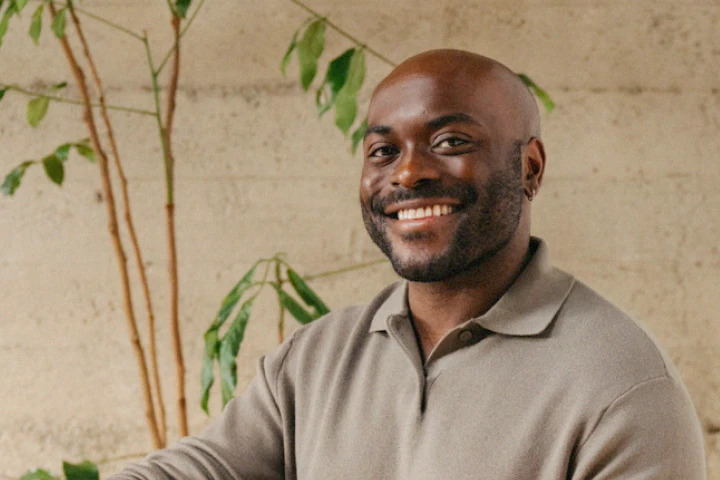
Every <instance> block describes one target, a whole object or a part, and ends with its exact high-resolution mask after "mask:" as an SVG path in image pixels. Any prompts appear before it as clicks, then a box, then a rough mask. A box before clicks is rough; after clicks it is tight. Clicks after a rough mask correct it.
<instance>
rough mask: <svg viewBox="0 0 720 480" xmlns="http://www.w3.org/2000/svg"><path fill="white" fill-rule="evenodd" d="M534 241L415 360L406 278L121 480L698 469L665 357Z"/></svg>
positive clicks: (293, 350)
mask: <svg viewBox="0 0 720 480" xmlns="http://www.w3.org/2000/svg"><path fill="white" fill-rule="evenodd" d="M533 242H534V246H535V248H536V249H537V250H536V253H535V255H534V256H533V258H532V260H531V262H530V263H529V264H528V265H527V267H526V268H525V270H524V271H523V273H522V274H521V275H520V277H519V278H518V279H517V281H516V282H515V283H514V284H513V286H512V287H511V288H510V290H509V291H508V292H507V293H506V294H505V295H504V296H503V297H502V298H501V299H500V300H499V301H498V302H497V304H495V306H493V307H492V309H491V310H490V311H488V312H487V313H486V314H485V315H483V316H481V317H479V318H476V319H473V320H470V321H468V322H467V323H465V324H464V325H461V326H459V327H458V328H456V329H455V330H453V331H451V332H450V333H449V334H448V335H447V336H446V337H445V338H444V339H443V340H442V341H441V342H440V343H439V344H438V345H437V347H436V348H435V350H434V351H433V352H431V354H430V355H429V356H428V358H427V361H426V362H425V364H424V365H423V364H422V363H421V357H420V354H419V350H418V345H417V342H416V340H415V336H414V334H413V331H412V327H411V325H410V321H409V319H408V317H407V307H406V304H407V303H406V285H405V283H402V282H401V283H398V284H395V285H392V286H390V287H388V288H386V289H385V290H384V291H383V292H381V293H380V294H379V295H378V296H377V297H376V298H375V299H374V300H373V301H372V303H370V304H369V305H368V306H366V307H363V308H350V309H346V310H341V311H337V312H333V313H331V314H329V315H328V316H327V317H325V318H323V319H321V320H318V321H317V322H315V323H313V324H311V325H308V326H307V327H305V328H302V329H301V330H299V331H298V332H296V334H295V335H293V336H292V337H291V338H290V339H288V340H287V341H286V342H285V343H284V344H283V345H282V346H280V348H278V349H277V350H276V351H275V352H273V353H271V354H269V355H267V356H266V357H264V358H263V359H261V360H260V362H259V367H258V372H257V377H256V378H255V380H254V381H253V382H252V384H251V385H250V386H249V387H248V389H247V390H246V391H245V393H243V394H242V395H241V396H240V397H238V398H236V399H234V400H233V401H232V402H231V403H229V404H228V406H227V407H226V409H225V411H224V412H223V414H222V415H221V417H220V418H218V420H217V421H216V422H215V423H214V424H213V425H211V426H210V427H209V428H208V429H207V430H206V431H204V432H203V433H202V434H200V435H198V436H197V437H188V438H185V439H183V440H181V441H180V442H179V443H177V444H175V445H173V446H171V447H170V448H168V449H166V450H162V451H159V452H156V453H153V454H151V455H150V456H149V457H148V458H147V459H146V460H144V461H143V462H142V463H141V464H139V465H135V466H130V467H128V468H127V469H126V470H125V471H124V472H123V473H122V474H119V475H117V476H113V477H111V480H121V479H211V478H212V479H281V478H287V479H303V480H319V479H336V480H339V479H358V480H359V479H363V480H376V479H408V480H410V479H412V480H438V479H453V480H454V479H484V480H531V479H532V480H534V479H543V480H559V479H573V480H576V479H595V480H599V479H667V480H670V479H672V480H696V479H704V478H705V464H704V451H703V439H702V433H701V429H700V425H699V422H698V419H697V416H696V414H695V411H694V409H693V406H692V403H691V401H690V398H689V396H688V394H687V392H686V390H685V388H684V386H683V384H682V381H681V380H680V378H679V377H678V375H677V373H676V371H675V370H674V368H673V366H672V365H671V362H670V360H669V359H668V357H667V356H666V355H665V354H664V353H663V351H662V350H661V349H660V348H659V347H658V346H657V344H656V343H655V342H654V341H653V340H652V339H651V338H650V337H649V336H648V334H647V333H646V332H644V331H643V330H642V329H641V328H640V327H639V326H638V325H637V324H636V323H635V322H634V321H633V320H631V319H630V318H628V316H627V315H625V314H624V313H622V312H621V311H620V310H618V309H617V308H616V307H614V306H612V305H611V304H609V303H608V302H607V301H605V300H604V299H602V298H601V297H600V296H599V295H598V294H596V293H595V292H593V291H592V290H590V289H589V288H588V287H586V286H585V285H583V284H582V283H580V282H578V281H575V279H573V277H572V276H570V275H568V274H566V273H564V272H562V271H560V270H557V269H555V268H553V267H551V266H550V263H549V260H548V252H547V247H546V246H545V245H544V244H543V243H542V242H539V241H537V240H533Z"/></svg>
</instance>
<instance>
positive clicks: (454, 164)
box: [446, 156, 491, 184]
mask: <svg viewBox="0 0 720 480" xmlns="http://www.w3.org/2000/svg"><path fill="white" fill-rule="evenodd" d="M446 168H447V172H448V174H449V176H450V177H452V178H455V179H458V180H460V181H461V182H463V183H468V184H482V183H483V182H484V181H485V180H486V179H487V178H488V176H489V175H490V170H491V169H490V167H489V165H488V162H487V161H485V160H483V159H480V158H477V157H475V156H472V157H454V158H452V159H451V161H449V162H447V164H446Z"/></svg>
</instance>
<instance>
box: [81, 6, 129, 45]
mask: <svg viewBox="0 0 720 480" xmlns="http://www.w3.org/2000/svg"><path fill="white" fill-rule="evenodd" d="M71 3H72V2H71V1H69V2H68V6H69V5H70V4H71ZM73 8H74V9H75V11H77V12H80V13H82V14H83V15H85V16H86V17H88V18H92V19H93V20H96V21H98V22H100V23H104V24H105V25H107V26H108V27H110V28H114V29H115V30H118V31H120V32H123V33H125V34H127V35H130V36H131V37H133V38H136V39H137V40H140V41H141V42H142V39H143V37H142V35H139V34H137V33H135V32H133V31H132V30H130V29H129V28H125V27H123V26H122V25H119V24H117V23H115V22H111V21H110V20H108V19H106V18H103V17H100V16H98V15H95V14H94V13H90V12H88V11H87V10H85V9H82V8H78V7H75V6H73Z"/></svg>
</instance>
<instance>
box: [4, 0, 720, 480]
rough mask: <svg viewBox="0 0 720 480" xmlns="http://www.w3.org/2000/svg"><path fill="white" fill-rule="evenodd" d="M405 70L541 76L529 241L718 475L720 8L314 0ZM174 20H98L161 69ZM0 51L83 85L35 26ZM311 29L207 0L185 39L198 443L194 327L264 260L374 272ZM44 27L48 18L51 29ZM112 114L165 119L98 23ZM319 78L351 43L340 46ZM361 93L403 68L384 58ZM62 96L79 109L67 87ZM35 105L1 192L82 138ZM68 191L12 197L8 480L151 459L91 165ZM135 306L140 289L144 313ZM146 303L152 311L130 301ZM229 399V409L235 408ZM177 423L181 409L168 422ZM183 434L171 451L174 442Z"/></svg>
mask: <svg viewBox="0 0 720 480" xmlns="http://www.w3.org/2000/svg"><path fill="white" fill-rule="evenodd" d="M308 1H310V2H311V5H312V6H313V7H314V8H316V9H318V10H319V11H321V12H322V13H323V14H326V15H328V16H329V17H330V18H331V19H332V21H334V22H335V23H337V24H338V25H341V26H343V27H344V28H346V29H347V30H348V31H349V32H351V33H352V34H354V35H356V36H357V37H358V38H360V39H362V40H363V41H365V42H367V43H368V44H369V45H370V46H372V47H374V48H375V49H377V50H379V51H381V52H383V53H384V54H385V55H387V56H388V57H390V58H392V59H393V60H394V61H400V60H402V59H403V58H405V57H407V56H408V55H411V54H413V53H416V52H419V51H422V50H425V49H429V48H435V47H457V48H464V49H470V50H473V51H476V52H479V53H483V54H486V55H489V56H492V57H495V58H498V59H499V60H501V61H503V62H505V63H506V64H508V65H509V66H510V67H511V68H513V69H515V70H516V71H521V72H525V73H528V74H529V75H530V76H531V77H532V78H533V79H535V80H536V81H537V82H538V83H539V84H541V85H542V86H543V87H545V88H546V89H547V90H548V92H549V93H550V94H551V95H552V97H553V98H554V99H555V100H556V102H557V104H558V108H557V110H556V111H555V112H554V113H552V114H550V115H546V114H544V115H543V122H544V139H545V143H546V147H547V151H548V155H549V163H548V169H547V176H546V178H545V184H544V186H543V188H542V190H541V192H540V194H539V198H538V199H537V200H536V202H534V204H533V206H534V210H535V214H534V231H535V233H536V234H538V235H541V236H543V237H544V238H545V239H546V240H547V241H548V242H549V244H550V246H551V249H552V251H553V256H554V258H555V261H556V263H557V264H559V265H560V266H562V267H563V268H565V269H567V270H569V271H571V272H573V273H574V274H576V275H577V276H578V277H579V278H580V279H582V280H583V281H585V282H586V283H589V284H590V285H592V286H593V287H595V288H596V289H597V290H599V291H600V292H601V293H603V294H604V295H605V296H607V297H608V298H610V299H611V300H613V301H614V302H616V303H617V304H619V305H620V306H622V307H623V308H624V309H626V310H627V311H629V312H631V313H632V314H633V315H634V316H636V317H638V318H639V319H641V321H642V322H643V323H644V324H646V325H647V326H648V327H649V329H650V330H652V331H653V332H654V333H655V335H656V336H657V337H658V338H659V340H660V341H661V342H662V343H663V344H664V345H665V346H666V347H667V349H668V350H669V352H670V353H671V355H672V357H673V359H674V360H675V362H676V363H677V365H678V367H679V369H680V371H681V373H682V375H683V376H684V378H685V380H686V382H687V385H688V387H689V389H690V392H691V394H692V396H693V399H694V401H695V404H696V406H697V409H698V412H699V415H700V417H701V420H702V424H703V427H704V428H705V431H706V440H707V446H708V457H709V469H710V478H718V476H720V433H719V432H720V395H719V392H720V327H719V326H718V322H717V318H716V317H717V313H716V312H717V311H718V310H720V295H718V287H717V283H718V273H720V252H719V251H718V238H719V237H720V202H719V201H718V200H720V193H718V191H719V190H718V184H720V168H719V167H718V155H717V152H718V151H719V150H720V135H719V134H718V131H719V130H720V83H719V81H718V78H720V4H719V3H718V0H673V1H664V0H635V1H632V2H628V1H625V0H575V1H570V0H525V1H521V0H505V1H501V0H492V1H490V0H488V1H467V0H437V1H432V2H429V1H420V0H415V1H387V0H366V1H364V2H357V1H330V0H308ZM164 3H165V2H146V1H141V0H95V1H87V2H85V4H84V6H85V8H87V9H88V10H91V11H93V12H95V13H96V14H98V15H101V16H103V17H106V18H111V19H113V20H115V21H117V22H119V23H121V24H123V25H126V26H129V27H131V28H132V29H134V30H135V31H138V32H141V31H142V30H143V29H147V30H148V33H149V35H150V37H151V40H152V41H153V45H154V52H155V55H156V56H158V57H159V56H160V55H161V54H163V53H164V52H165V49H166V48H167V45H168V44H167V42H168V33H169V28H168V27H167V19H166V16H165V11H164V9H163V6H164ZM31 7H32V3H31V5H30V7H28V10H27V11H26V12H25V14H24V15H23V18H22V19H21V20H16V21H14V22H13V24H12V25H11V28H10V32H9V33H8V35H7V37H6V39H5V44H4V45H3V47H2V49H1V50H0V82H3V83H18V84H22V85H26V86H32V87H35V88H41V87H42V86H43V85H49V84H53V83H57V82H58V81H62V80H71V78H70V74H69V72H68V70H67V67H66V65H65V63H64V59H63V58H62V55H61V53H60V49H59V47H58V45H57V42H55V41H54V39H53V38H52V37H51V36H50V35H49V34H48V32H45V33H44V35H43V38H42V39H41V45H40V48H34V47H33V46H32V43H31V41H30V39H29V38H28V37H27V35H26V31H27V27H28V24H29V17H30V12H31V11H30V8H31ZM305 18H307V15H306V14H305V13H304V12H303V11H302V10H301V9H300V8H298V7H297V6H295V5H294V4H292V3H291V2H290V1H289V0H263V1H237V0H214V1H208V2H207V4H206V6H205V9H204V11H203V12H202V13H201V14H200V16H199V17H198V19H197V22H196V24H195V25H194V26H193V28H192V29H191V31H190V32H189V33H188V35H187V36H186V39H185V40H186V41H185V44H184V50H183V66H182V79H181V91H180V94H179V105H178V122H177V128H176V138H177V142H176V146H175V150H176V152H177V157H178V166H177V170H178V172H177V175H178V179H177V204H178V207H177V221H178V235H179V238H178V241H179V255H180V273H181V276H182V279H181V294H182V298H181V319H182V325H183V334H184V340H185V344H184V351H185V355H186V358H187V363H188V377H187V380H188V394H189V401H190V419H191V430H192V431H194V432H197V431H198V430H199V429H200V428H202V426H203V425H205V424H206V422H207V421H208V419H207V417H206V416H205V415H204V414H203V413H202V412H201V411H200V408H199V406H198V402H197V400H196V399H197V398H198V392H199V380H198V379H199V367H200V356H201V353H202V332H203V331H204V330H205V328H207V326H208V325H209V323H210V322H211V320H212V318H213V316H214V313H215V311H216V310H217V307H218V306H219V304H220V301H221V299H222V297H223V296H224V294H225V293H226V292H227V291H228V290H229V289H230V287H231V286H232V285H233V283H234V282H235V281H236V280H237V279H239V277H240V276H241V275H242V274H243V273H244V271H245V270H246V269H247V268H248V267H249V265H250V264H251V263H252V262H253V261H254V260H255V259H257V258H259V257H263V256H269V255H272V254H274V253H275V252H277V251H283V252H286V253H287V258H288V260H289V261H290V262H291V263H293V264H294V265H296V266H297V268H298V270H299V271H300V272H301V273H313V272H319V271H323V270H327V269H332V268H338V267H342V266H345V265H350V264H353V263H355V262H359V261H365V260H371V259H375V258H378V257H379V254H378V252H377V251H376V250H375V248H374V247H373V246H372V244H371V243H370V241H369V240H368V239H367V238H366V234H365V232H364V229H363V227H362V223H361V220H360V215H359V211H358V208H357V205H356V203H357V200H356V197H357V193H356V192H357V179H358V173H359V169H360V165H361V161H360V159H359V156H352V155H351V154H350V153H349V144H348V142H346V141H344V140H343V138H342V136H341V135H340V133H339V132H338V131H337V130H335V128H334V127H333V125H332V119H331V118H330V116H329V115H328V118H323V119H322V120H318V119H317V118H316V115H315V107H314V99H313V95H312V94H307V93H304V92H303V91H302V90H301V89H300V87H299V86H298V83H297V81H296V72H297V65H296V63H294V62H293V64H292V65H291V67H290V69H289V71H290V72H292V78H290V77H289V78H283V77H282V76H281V74H280V72H279V68H278V66H279V62H280V58H281V57H282V55H283V53H284V51H285V48H286V46H287V45H288V43H289V41H290V38H291V36H292V33H293V31H294V30H295V29H296V28H297V27H298V26H299V25H300V24H301V23H302V22H303V20H304V19H305ZM46 23H47V19H46ZM85 23H86V25H87V29H88V36H89V38H90V40H91V42H92V43H93V48H94V52H95V54H96V55H97V57H98V60H99V62H100V64H101V65H100V66H101V70H102V74H103V76H104V81H105V83H106V85H107V87H108V101H109V102H110V103H113V104H122V105H133V106H137V107H142V108H151V98H150V96H149V93H148V85H149V78H148V74H147V70H146V68H145V67H144V64H143V51H142V45H141V44H140V43H139V42H137V41H136V40H134V39H132V38H130V37H125V36H123V35H122V34H118V33H116V32H112V31H108V30H107V29H106V28H104V27H103V26H102V25H99V24H97V23H94V22H91V21H86V22H85ZM327 37H328V49H327V51H326V54H325V57H324V58H325V59H327V58H331V57H330V55H332V54H337V53H340V52H341V51H343V50H344V49H345V48H348V47H350V46H351V44H350V43H349V42H348V41H347V40H345V39H344V38H342V37H340V36H339V35H338V34H336V33H334V32H328V35H327ZM368 69H369V73H368V82H367V85H366V87H365V88H364V89H363V92H362V98H363V100H364V101H366V100H367V97H368V95H369V92H370V90H371V87H372V85H374V84H375V83H376V82H377V81H378V80H379V79H380V78H381V77H382V76H384V75H385V74H387V73H388V71H389V69H388V67H387V66H386V65H385V64H383V63H382V62H380V61H378V60H377V59H374V58H372V57H369V59H368ZM67 94H68V95H71V96H76V95H77V92H76V91H75V90H74V89H73V88H70V89H69V91H68V92H67ZM26 101H27V98H24V97H22V96H20V95H17V94H12V93H8V94H7V95H6V97H5V99H4V100H3V101H2V103H0V174H2V175H3V176H4V175H5V174H6V173H7V172H8V171H9V170H10V169H11V168H13V167H14V166H15V165H16V164H17V163H19V162H21V161H22V160H25V159H32V158H34V159H37V158H41V157H42V156H43V155H45V154H47V153H48V152H49V151H51V150H52V149H53V148H54V147H55V146H57V145H59V144H60V143H63V142H64V141H67V140H75V139H79V138H82V137H84V136H86V133H85V132H84V130H83V126H82V124H81V123H80V111H79V110H78V109H77V108H75V107H72V106H66V105H59V104H53V105H52V106H51V109H50V112H49V114H48V117H47V118H46V120H45V121H44V122H43V123H42V124H41V126H40V127H38V128H37V129H32V128H31V127H29V126H28V125H27V123H26V122H25V120H24V118H25V103H26ZM113 118H114V120H115V121H116V124H117V127H116V128H117V129H118V135H119V136H120V137H121V144H120V149H121V153H122V154H123V156H124V160H125V167H126V169H127V173H128V175H129V177H130V181H131V194H132V199H133V201H134V208H135V212H136V221H137V224H138V229H139V233H140V236H141V242H142V245H143V247H144V248H145V251H146V256H147V264H148V265H147V267H148V274H149V276H150V279H151V282H152V286H153V288H154V300H155V303H156V305H157V309H158V316H159V317H160V321H161V323H162V325H161V327H160V331H159V335H160V337H161V341H162V342H163V358H162V360H163V365H164V366H163V375H164V377H165V382H166V383H165V391H166V392H167V393H170V392H172V382H173V371H172V368H171V362H170V359H171V357H170V354H169V350H168V348H167V345H168V343H167V328H166V326H165V323H166V322H165V321H164V317H166V311H167V307H166V303H167V302H166V300H167V289H166V283H165V250H164V220H163V216H162V212H163V194H162V192H163V176H162V175H163V174H162V166H161V163H160V156H159V144H158V140H157V136H156V135H155V130H154V129H155V126H154V123H153V120H152V118H149V117H138V116H135V115H131V114H124V113H121V114H117V113H115V114H113ZM67 167H68V171H67V176H66V182H65V185H64V186H63V187H62V188H58V187H57V186H55V185H53V184H51V183H50V182H49V181H48V180H47V179H46V178H45V177H44V174H43V173H42V171H41V169H40V168H39V167H35V168H33V169H31V170H29V171H28V173H27V175H26V178H25V182H24V184H23V186H22V187H21V188H20V190H19V191H18V192H17V194H16V195H15V197H13V198H0V312H1V313H0V478H2V476H3V475H5V476H8V477H17V476H19V475H20V474H21V473H22V472H24V471H25V470H27V469H28V468H29V467H31V466H42V467H46V468H51V469H54V470H55V471H59V469H60V461H61V459H66V460H69V461H75V462H77V461H81V460H82V459H85V458H88V459H91V460H95V461H100V460H103V459H110V460H109V461H105V462H104V463H103V471H105V472H110V471H113V470H114V469H116V468H117V465H118V461H114V460H113V459H117V458H120V457H125V456H128V455H136V454H141V453H143V452H146V451H148V449H149V438H148V435H147V434H146V431H145V424H144V420H143V417H142V406H141V402H140V399H141V396H140V393H139V386H138V381H137V374H136V367H135V362H134V359H133V357H132V354H131V351H130V348H129V344H128V340H127V338H126V330H125V323H124V322H125V320H124V317H123V315H122V311H121V308H120V300H119V286H118V279H117V273H116V266H115V263H114V262H115V260H114V258H113V256H112V250H111V247H110V242H109V239H108V233H107V229H106V217H105V206H104V205H103V204H102V201H101V200H100V199H99V197H98V192H99V177H98V172H97V169H96V167H95V166H93V165H91V164H88V163H87V162H85V161H84V160H81V159H78V158H77V157H74V158H72V159H71V160H70V161H69V163H68V165H67ZM392 279H393V274H392V272H391V271H390V269H389V268H388V267H386V266H380V267H375V268H373V269H370V270H366V271H363V272H361V273H358V274H347V275H344V276H337V277H334V278H331V279H325V280H322V281H317V282H315V283H314V285H315V286H316V287H317V289H318V291H319V292H320V293H322V294H323V295H324V296H325V297H326V298H327V300H328V303H329V304H330V305H331V306H332V307H340V306H343V305H346V304H348V303H357V302H363V301H365V300H367V299H369V298H371V297H372V295H373V294H374V293H375V292H376V291H377V290H378V289H379V288H380V287H381V286H383V285H384V284H385V283H387V282H388V281H390V280H392ZM136 298H137V299H139V293H138V294H137V295H136ZM138 303H139V301H138ZM276 317H277V311H276V310H275V300H274V299H273V298H272V297H270V296H267V297H264V299H263V300H261V301H260V304H259V305H258V306H257V309H256V315H255V316H254V317H253V319H252V321H251V326H250V328H249V331H248V333H247V336H246V343H245V344H244V345H243V348H242V350H241V353H240V361H239V363H240V368H241V373H240V377H241V383H242V385H245V384H247V382H248V381H249V380H250V378H251V377H252V375H253V368H254V367H253V365H254V362H255V360H256V359H257V358H258V356H259V355H261V354H262V353H263V352H265V351H267V350H268V349H271V348H273V346H274V345H275V342H276V335H275V328H276V327H275V321H276ZM217 396H218V394H217V392H214V397H215V398H214V400H215V401H214V402H213V412H214V413H217V412H218V410H219V407H218V403H217ZM168 413H169V418H170V419H171V420H174V418H175V414H174V410H173V409H172V407H171V408H170V411H169V412H168ZM172 435H173V434H172V432H171V436H172Z"/></svg>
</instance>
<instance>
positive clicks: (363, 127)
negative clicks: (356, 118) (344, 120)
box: [351, 118, 368, 153]
mask: <svg viewBox="0 0 720 480" xmlns="http://www.w3.org/2000/svg"><path fill="white" fill-rule="evenodd" d="M367 126H368V125H367V118H365V120H363V121H362V123H361V124H360V126H359V127H358V128H357V129H356V130H355V131H354V132H353V133H352V136H351V138H352V153H355V151H356V150H357V147H358V145H360V143H361V142H362V141H363V139H364V138H365V132H366V131H367Z"/></svg>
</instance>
